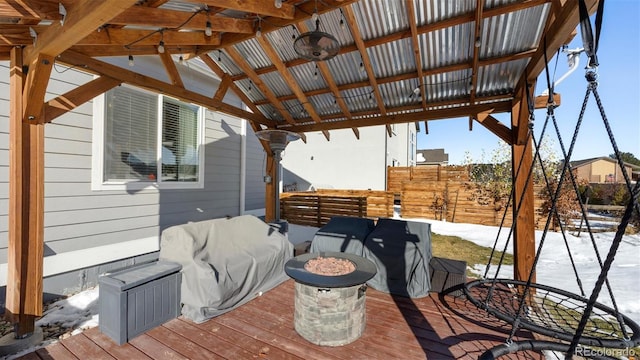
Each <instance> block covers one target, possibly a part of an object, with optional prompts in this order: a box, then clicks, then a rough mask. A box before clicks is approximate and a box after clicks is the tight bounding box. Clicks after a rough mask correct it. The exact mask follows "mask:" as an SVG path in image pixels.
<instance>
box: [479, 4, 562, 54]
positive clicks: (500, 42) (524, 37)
mask: <svg viewBox="0 0 640 360" xmlns="http://www.w3.org/2000/svg"><path fill="white" fill-rule="evenodd" d="M548 11H549V5H548V4H545V5H540V6H535V7H532V8H526V9H523V10H520V11H516V12H512V13H508V14H503V15H498V16H493V17H490V18H488V19H485V20H484V21H483V23H482V31H481V41H482V46H481V48H480V49H481V53H480V56H481V57H483V58H489V57H496V56H503V55H506V54H515V53H518V52H521V51H526V50H530V49H533V48H535V47H536V46H537V44H538V43H539V41H540V37H541V36H542V32H543V30H544V22H543V21H540V22H538V23H535V22H532V21H531V20H530V19H537V18H540V19H546V16H547V15H548Z"/></svg>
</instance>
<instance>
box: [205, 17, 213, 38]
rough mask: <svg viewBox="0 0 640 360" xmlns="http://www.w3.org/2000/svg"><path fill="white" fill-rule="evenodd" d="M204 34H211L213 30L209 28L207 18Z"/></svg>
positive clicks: (209, 22)
mask: <svg viewBox="0 0 640 360" xmlns="http://www.w3.org/2000/svg"><path fill="white" fill-rule="evenodd" d="M204 34H205V35H207V36H211V35H213V31H212V30H211V21H209V20H207V25H206V26H205V28H204Z"/></svg>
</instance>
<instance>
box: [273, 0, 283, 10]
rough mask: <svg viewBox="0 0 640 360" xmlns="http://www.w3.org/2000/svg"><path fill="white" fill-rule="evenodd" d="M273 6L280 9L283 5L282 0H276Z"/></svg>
mask: <svg viewBox="0 0 640 360" xmlns="http://www.w3.org/2000/svg"><path fill="white" fill-rule="evenodd" d="M273 6H275V7H277V8H278V9H280V8H281V7H282V0H276V1H275V2H274V3H273Z"/></svg>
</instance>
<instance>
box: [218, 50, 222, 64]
mask: <svg viewBox="0 0 640 360" xmlns="http://www.w3.org/2000/svg"><path fill="white" fill-rule="evenodd" d="M221 61H222V51H221V50H218V62H221Z"/></svg>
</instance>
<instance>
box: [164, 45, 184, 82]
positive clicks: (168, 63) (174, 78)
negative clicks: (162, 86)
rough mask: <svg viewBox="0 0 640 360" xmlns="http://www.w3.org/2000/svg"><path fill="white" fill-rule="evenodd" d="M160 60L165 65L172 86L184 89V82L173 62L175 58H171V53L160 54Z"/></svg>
mask: <svg viewBox="0 0 640 360" xmlns="http://www.w3.org/2000/svg"><path fill="white" fill-rule="evenodd" d="M159 55H160V60H162V64H163V65H164V69H165V70H166V72H167V75H168V76H169V81H171V84H173V85H175V86H179V87H181V88H183V89H184V82H183V81H182V77H181V76H180V72H179V71H178V68H177V67H176V63H175V62H173V58H172V57H171V53H170V52H169V51H166V50H165V51H164V52H163V53H160V54H159Z"/></svg>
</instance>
